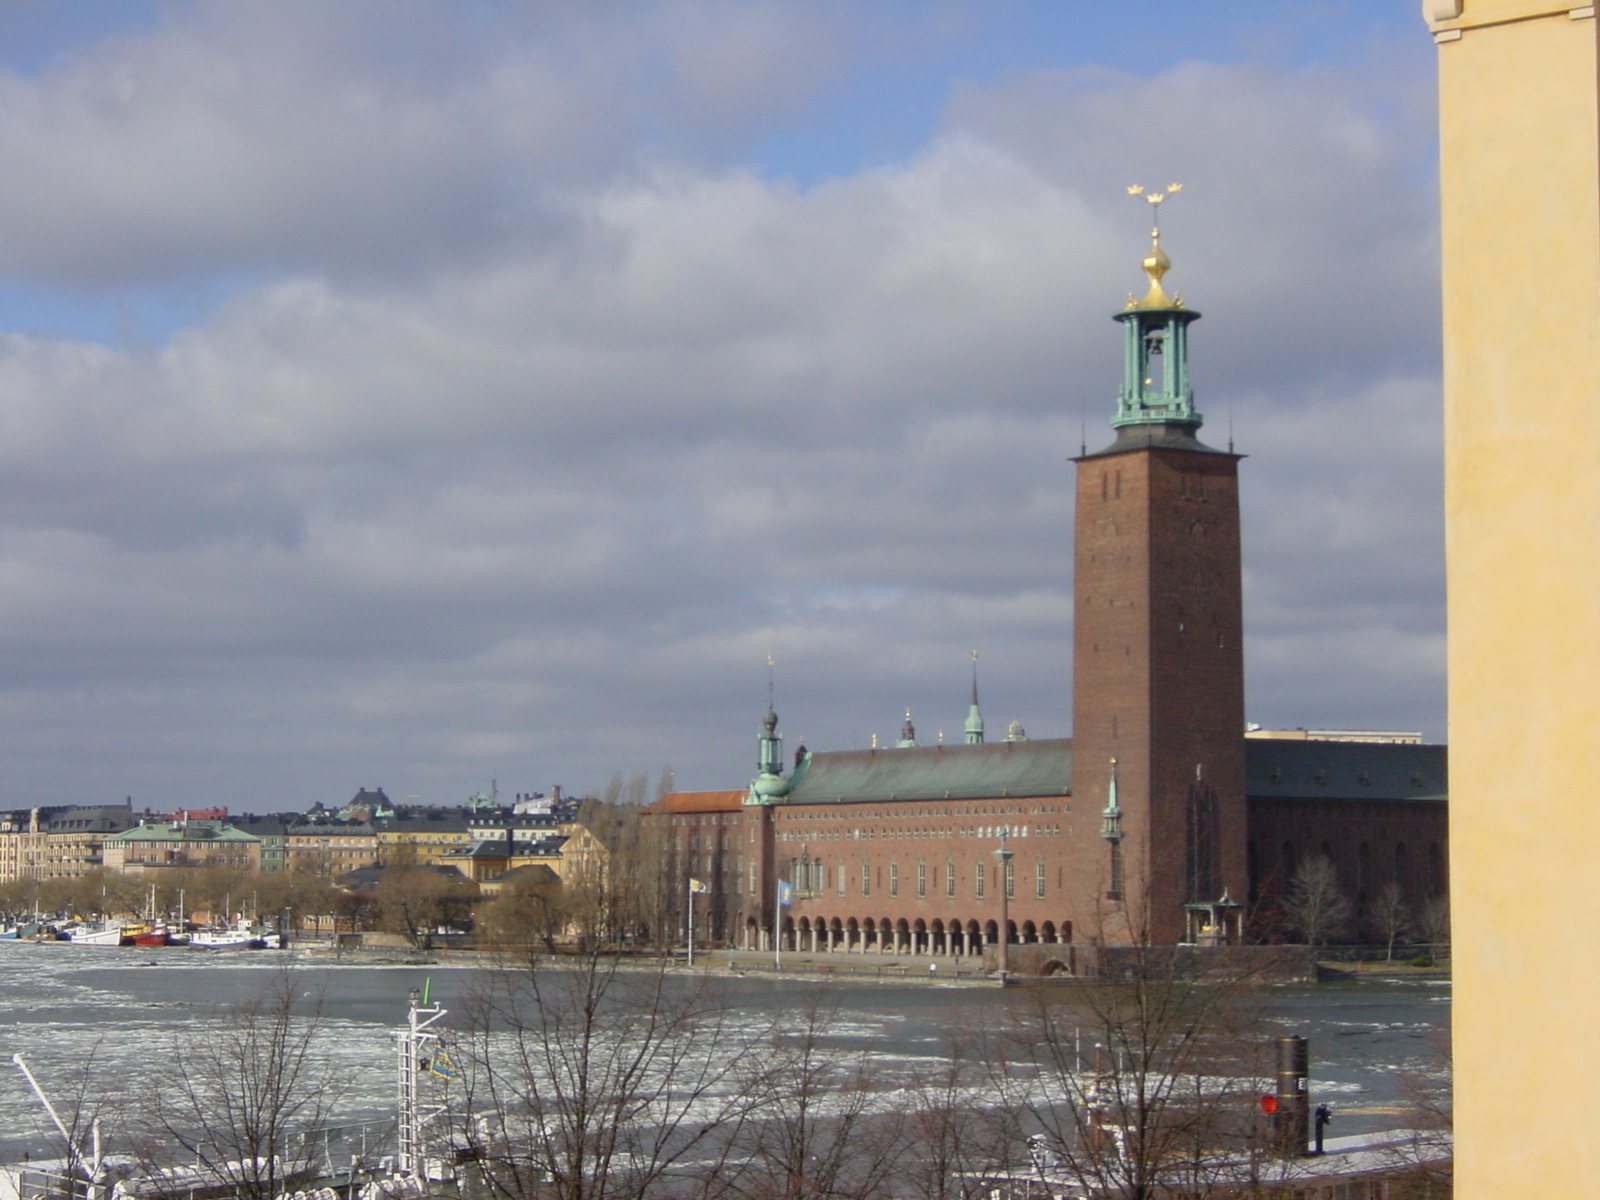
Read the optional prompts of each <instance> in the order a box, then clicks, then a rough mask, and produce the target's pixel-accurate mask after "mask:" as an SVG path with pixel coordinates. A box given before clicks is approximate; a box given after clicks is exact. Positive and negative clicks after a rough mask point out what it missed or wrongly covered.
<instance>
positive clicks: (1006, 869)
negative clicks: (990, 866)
mask: <svg viewBox="0 0 1600 1200" xmlns="http://www.w3.org/2000/svg"><path fill="white" fill-rule="evenodd" d="M1010 832H1011V827H1010V826H1009V825H1002V826H1000V848H999V849H998V850H996V851H995V852H994V856H995V857H996V858H998V859H999V860H1000V953H999V956H998V958H999V969H1000V982H1001V983H1004V982H1005V981H1006V975H1007V973H1008V971H1009V968H1010V961H1009V959H1008V957H1007V954H1006V948H1007V944H1008V943H1009V942H1010V941H1011V887H1010V884H1011V870H1010V867H1011V858H1012V855H1013V854H1014V853H1015V851H1013V850H1012V849H1011V847H1010V846H1008V845H1006V838H1007V836H1008V835H1009V834H1010Z"/></svg>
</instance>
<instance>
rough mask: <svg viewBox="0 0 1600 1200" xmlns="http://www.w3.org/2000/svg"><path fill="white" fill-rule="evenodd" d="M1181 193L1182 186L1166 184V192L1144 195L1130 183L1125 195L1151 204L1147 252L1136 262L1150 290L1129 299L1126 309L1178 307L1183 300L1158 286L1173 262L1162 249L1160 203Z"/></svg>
mask: <svg viewBox="0 0 1600 1200" xmlns="http://www.w3.org/2000/svg"><path fill="white" fill-rule="evenodd" d="M1181 191H1183V184H1181V183H1169V184H1167V190H1166V191H1165V192H1150V193H1148V194H1147V193H1146V192H1145V190H1144V185H1143V184H1138V183H1135V184H1130V185H1129V186H1128V195H1130V196H1144V198H1145V199H1146V200H1147V201H1148V202H1149V203H1150V216H1151V227H1150V251H1149V253H1147V254H1146V255H1145V256H1144V259H1143V261H1141V262H1140V263H1139V265H1140V266H1141V267H1143V268H1144V273H1145V275H1146V276H1148V277H1149V280H1150V289H1149V290H1148V291H1147V292H1145V294H1144V298H1143V299H1141V300H1134V299H1133V298H1132V297H1129V299H1128V307H1129V308H1181V307H1182V306H1183V301H1181V300H1178V299H1175V298H1174V297H1172V296H1169V295H1167V292H1166V289H1165V288H1163V287H1162V286H1161V279H1162V277H1163V276H1164V275H1166V273H1167V272H1168V271H1169V270H1171V268H1172V260H1171V259H1170V258H1168V257H1167V255H1166V251H1164V250H1162V249H1161V202H1162V201H1163V200H1165V199H1166V198H1167V197H1168V196H1170V195H1172V194H1173V193H1174V192H1181Z"/></svg>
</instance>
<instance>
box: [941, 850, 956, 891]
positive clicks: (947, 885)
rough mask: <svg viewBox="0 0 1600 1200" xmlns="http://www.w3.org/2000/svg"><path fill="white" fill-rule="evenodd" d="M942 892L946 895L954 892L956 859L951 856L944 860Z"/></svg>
mask: <svg viewBox="0 0 1600 1200" xmlns="http://www.w3.org/2000/svg"><path fill="white" fill-rule="evenodd" d="M944 894H945V895H946V896H954V895H955V894H956V860H955V859H953V858H947V859H945V860H944Z"/></svg>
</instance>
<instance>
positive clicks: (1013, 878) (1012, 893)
mask: <svg viewBox="0 0 1600 1200" xmlns="http://www.w3.org/2000/svg"><path fill="white" fill-rule="evenodd" d="M1016 898H1017V864H1016V863H1015V862H1014V861H1013V860H1012V859H1009V858H1008V859H1006V899H1007V900H1015V899H1016Z"/></svg>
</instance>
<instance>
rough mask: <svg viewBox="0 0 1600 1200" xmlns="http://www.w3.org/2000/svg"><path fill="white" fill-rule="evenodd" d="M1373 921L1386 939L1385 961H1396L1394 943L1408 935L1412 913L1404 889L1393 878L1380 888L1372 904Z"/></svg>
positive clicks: (1379, 932) (1380, 934)
mask: <svg viewBox="0 0 1600 1200" xmlns="http://www.w3.org/2000/svg"><path fill="white" fill-rule="evenodd" d="M1372 922H1373V925H1374V927H1375V928H1376V929H1377V931H1378V934H1379V936H1380V937H1382V938H1383V940H1384V955H1383V957H1384V961H1385V962H1393V961H1394V944H1395V943H1396V942H1398V941H1400V940H1401V939H1402V938H1404V937H1405V936H1406V931H1407V930H1408V929H1409V928H1410V927H1411V913H1410V910H1409V909H1408V908H1407V907H1406V894H1405V891H1404V889H1402V888H1401V886H1400V885H1399V884H1398V883H1396V882H1395V881H1393V880H1390V881H1389V882H1388V883H1386V884H1384V885H1383V886H1382V887H1381V888H1379V889H1378V895H1377V898H1376V899H1375V900H1374V901H1373V904H1372Z"/></svg>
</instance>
